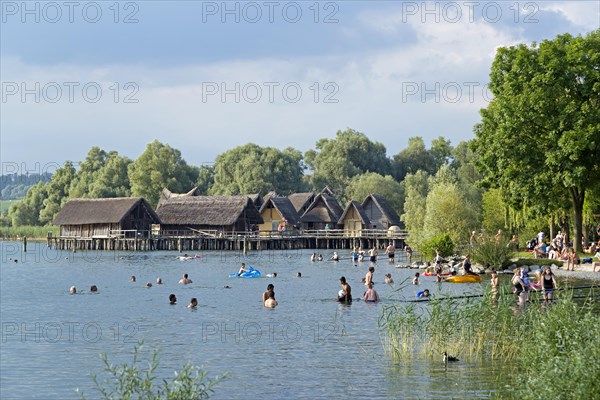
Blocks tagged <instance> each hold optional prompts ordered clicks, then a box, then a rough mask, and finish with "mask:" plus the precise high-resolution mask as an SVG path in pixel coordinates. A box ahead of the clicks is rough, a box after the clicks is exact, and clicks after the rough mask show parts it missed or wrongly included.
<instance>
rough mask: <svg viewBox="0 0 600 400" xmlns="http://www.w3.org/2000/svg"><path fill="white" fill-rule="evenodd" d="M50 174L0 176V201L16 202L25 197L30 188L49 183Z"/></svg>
mask: <svg viewBox="0 0 600 400" xmlns="http://www.w3.org/2000/svg"><path fill="white" fill-rule="evenodd" d="M51 178H52V174H51V173H49V172H45V173H43V174H7V175H2V176H0V200H17V199H22V198H23V197H25V194H26V193H27V191H28V190H29V188H30V187H32V186H34V185H36V184H37V183H38V182H44V183H46V182H50V179H51Z"/></svg>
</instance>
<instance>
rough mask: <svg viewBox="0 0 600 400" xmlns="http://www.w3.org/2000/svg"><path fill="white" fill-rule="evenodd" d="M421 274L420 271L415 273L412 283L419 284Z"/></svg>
mask: <svg viewBox="0 0 600 400" xmlns="http://www.w3.org/2000/svg"><path fill="white" fill-rule="evenodd" d="M419 276H420V274H419V273H418V272H416V273H415V277H414V278H413V280H412V284H413V285H418V284H419Z"/></svg>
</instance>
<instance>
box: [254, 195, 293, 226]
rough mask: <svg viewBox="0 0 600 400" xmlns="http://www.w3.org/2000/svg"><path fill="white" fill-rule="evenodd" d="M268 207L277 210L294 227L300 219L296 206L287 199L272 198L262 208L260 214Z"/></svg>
mask: <svg viewBox="0 0 600 400" xmlns="http://www.w3.org/2000/svg"><path fill="white" fill-rule="evenodd" d="M267 207H273V208H274V209H276V210H277V212H279V214H280V215H281V216H282V217H283V218H285V219H286V220H287V222H289V223H290V224H292V225H295V224H296V223H297V222H298V219H299V218H300V216H299V215H298V213H297V212H296V209H295V208H294V205H293V204H292V202H291V201H290V199H288V198H287V197H270V198H269V199H268V200H267V201H265V203H264V204H263V205H262V207H261V208H260V213H261V214H262V212H263V210H264V209H265V208H267Z"/></svg>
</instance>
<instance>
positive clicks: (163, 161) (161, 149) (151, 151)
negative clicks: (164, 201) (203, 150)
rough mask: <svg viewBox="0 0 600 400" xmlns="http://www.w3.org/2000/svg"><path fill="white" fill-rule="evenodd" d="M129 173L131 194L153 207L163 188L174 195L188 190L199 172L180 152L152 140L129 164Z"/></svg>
mask: <svg viewBox="0 0 600 400" xmlns="http://www.w3.org/2000/svg"><path fill="white" fill-rule="evenodd" d="M128 174H129V181H130V182H131V194H132V195H133V196H136V197H138V196H139V197H144V198H145V199H146V200H148V201H149V202H150V204H152V205H153V206H156V205H157V203H158V198H159V196H160V193H161V191H162V189H163V188H165V187H166V188H167V189H169V190H171V191H173V192H187V191H188V190H190V189H191V188H192V187H193V186H194V182H195V181H196V179H197V177H198V169H197V168H194V167H191V166H189V165H188V164H187V163H186V162H185V160H184V159H183V158H182V157H181V152H180V151H179V150H177V149H174V148H172V147H171V146H169V145H168V144H163V143H161V142H159V141H158V140H155V141H153V142H152V143H149V144H148V145H147V146H146V149H145V150H144V152H143V153H142V154H141V155H140V156H139V157H138V158H137V159H136V160H135V161H134V162H133V163H131V164H129V166H128Z"/></svg>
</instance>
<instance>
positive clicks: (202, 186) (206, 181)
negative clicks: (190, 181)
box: [196, 165, 215, 195]
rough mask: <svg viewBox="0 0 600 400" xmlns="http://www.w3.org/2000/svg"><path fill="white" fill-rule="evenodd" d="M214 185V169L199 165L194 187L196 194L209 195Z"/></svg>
mask: <svg viewBox="0 0 600 400" xmlns="http://www.w3.org/2000/svg"><path fill="white" fill-rule="evenodd" d="M214 184H215V167H214V165H201V166H200V170H199V171H198V181H197V182H196V187H198V192H199V193H201V194H203V195H206V194H208V193H209V191H210V189H211V188H212V186H213V185H214Z"/></svg>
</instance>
